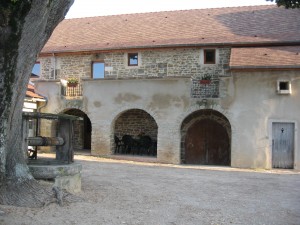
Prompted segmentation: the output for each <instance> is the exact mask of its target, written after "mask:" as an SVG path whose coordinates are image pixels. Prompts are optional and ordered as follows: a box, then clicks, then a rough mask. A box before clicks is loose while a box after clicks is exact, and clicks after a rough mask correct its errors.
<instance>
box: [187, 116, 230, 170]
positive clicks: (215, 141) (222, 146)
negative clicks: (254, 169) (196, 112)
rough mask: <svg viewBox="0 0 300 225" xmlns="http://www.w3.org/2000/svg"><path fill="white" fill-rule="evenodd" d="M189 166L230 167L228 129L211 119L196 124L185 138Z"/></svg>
mask: <svg viewBox="0 0 300 225" xmlns="http://www.w3.org/2000/svg"><path fill="white" fill-rule="evenodd" d="M185 161H186V163H187V164H202V165H230V144H229V137H228V134H227V132H226V129H225V128H224V127H223V126H222V125H221V124H219V123H217V122H215V121H214V120H210V119H203V120H200V121H197V122H195V123H194V124H193V125H192V126H191V127H190V128H189V129H188V130H187V134H186V138H185Z"/></svg>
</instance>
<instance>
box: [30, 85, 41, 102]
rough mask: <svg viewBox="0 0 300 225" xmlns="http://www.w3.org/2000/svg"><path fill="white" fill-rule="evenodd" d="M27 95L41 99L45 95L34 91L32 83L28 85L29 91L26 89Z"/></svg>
mask: <svg viewBox="0 0 300 225" xmlns="http://www.w3.org/2000/svg"><path fill="white" fill-rule="evenodd" d="M26 97H30V98H39V99H43V98H44V97H43V96H40V95H38V94H36V93H35V91H34V86H33V85H31V84H28V85H27V91H26Z"/></svg>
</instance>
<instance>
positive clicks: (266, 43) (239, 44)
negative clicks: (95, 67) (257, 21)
mask: <svg viewBox="0 0 300 225" xmlns="http://www.w3.org/2000/svg"><path fill="white" fill-rule="evenodd" d="M291 45H300V40H297V41H284V42H282V41H264V42H223V43H199V44H165V45H142V46H128V47H111V48H109V47H105V48H98V49H90V48H86V49H84V48H83V49H77V50H65V51H64V50H53V51H42V52H41V53H40V56H44V55H50V54H51V55H53V54H60V53H62V54H67V53H70V54H72V53H78V52H86V53H87V52H103V51H117V50H128V49H153V48H157V49H159V48H192V47H262V46H264V47H268V46H291Z"/></svg>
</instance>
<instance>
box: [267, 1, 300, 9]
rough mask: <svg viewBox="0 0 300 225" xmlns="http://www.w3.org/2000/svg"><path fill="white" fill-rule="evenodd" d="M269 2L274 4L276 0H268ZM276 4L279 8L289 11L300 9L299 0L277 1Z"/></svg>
mask: <svg viewBox="0 0 300 225" xmlns="http://www.w3.org/2000/svg"><path fill="white" fill-rule="evenodd" d="M267 1H270V2H274V0H267ZM275 3H276V4H277V5H278V6H284V7H285V8H287V9H295V8H300V1H299V0H275Z"/></svg>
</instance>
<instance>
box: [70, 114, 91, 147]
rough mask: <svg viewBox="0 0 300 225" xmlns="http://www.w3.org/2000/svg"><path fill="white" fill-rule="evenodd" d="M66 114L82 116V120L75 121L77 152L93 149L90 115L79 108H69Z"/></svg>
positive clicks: (74, 145)
mask: <svg viewBox="0 0 300 225" xmlns="http://www.w3.org/2000/svg"><path fill="white" fill-rule="evenodd" d="M64 114H68V115H73V116H78V117H81V118H82V120H77V121H74V124H73V125H74V143H73V147H74V150H75V152H76V151H77V152H78V151H84V152H90V151H91V135H92V124H91V120H90V119H89V117H88V116H87V115H86V114H85V113H84V112H82V111H81V110H79V109H68V110H66V111H65V112H64Z"/></svg>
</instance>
